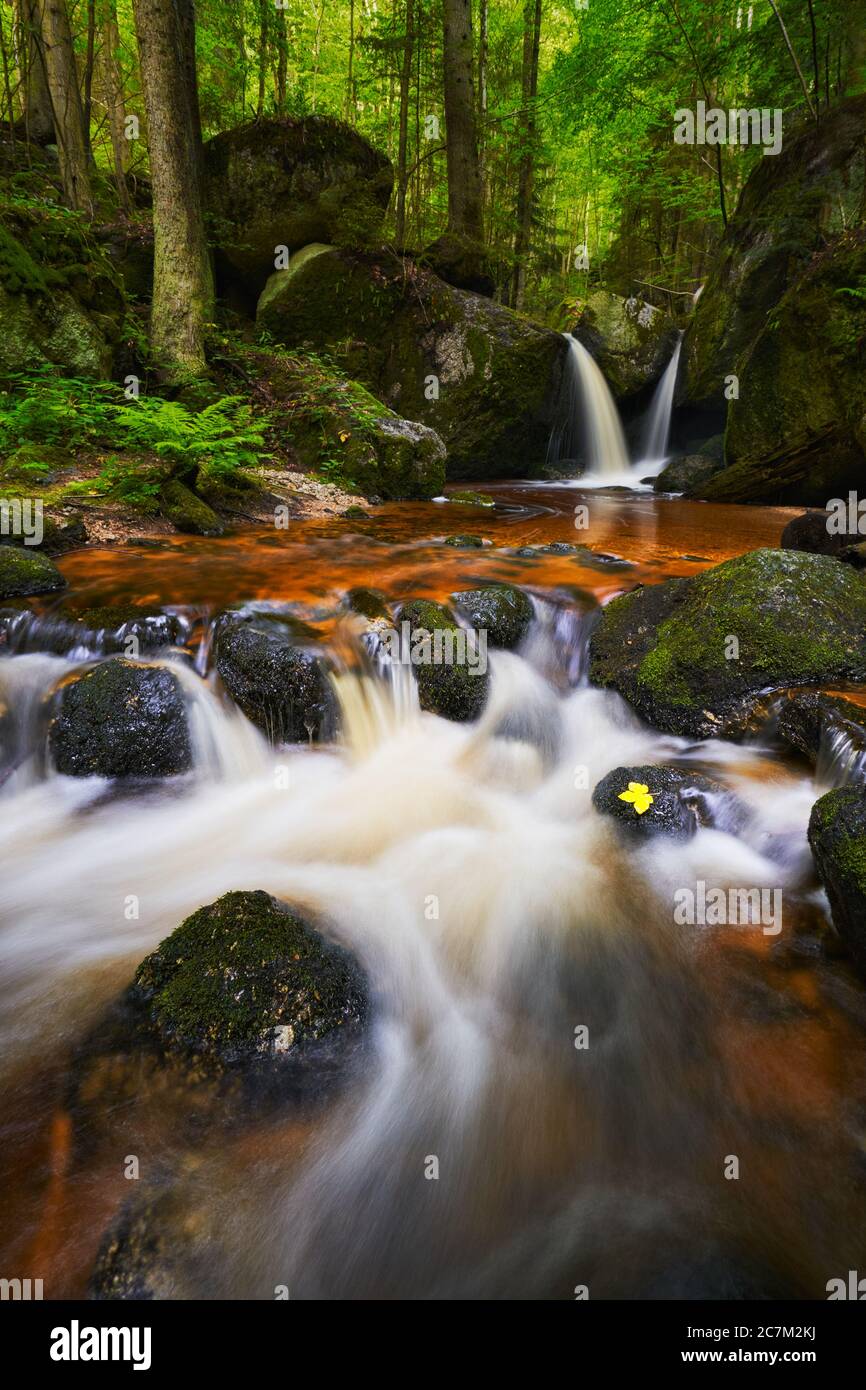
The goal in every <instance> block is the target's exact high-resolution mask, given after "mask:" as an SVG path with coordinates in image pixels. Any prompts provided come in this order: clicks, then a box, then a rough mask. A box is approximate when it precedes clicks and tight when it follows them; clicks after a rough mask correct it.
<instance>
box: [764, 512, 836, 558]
mask: <svg viewBox="0 0 866 1390" xmlns="http://www.w3.org/2000/svg"><path fill="white" fill-rule="evenodd" d="M829 520H830V517H829V513H828V512H803V513H802V515H801V516H795V517H794V518H793V519H792V520H791V521H789V522H788V524H787V526H786V527H785V529H784V531H783V532H782V538H781V540H780V541H779V545H780V546H781V547H782V549H783V550H805V551H807V552H809V553H811V554H813V555H833V556H835V557H836V559H840V558H841V554H842V551H843V550H845V549H847V547H848V546H849V545H850V543H851V540H850V537H849V536H836V535H832V534H831V532H830V530H829V528H828V526H827V522H828V521H829Z"/></svg>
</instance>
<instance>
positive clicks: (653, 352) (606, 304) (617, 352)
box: [572, 290, 677, 401]
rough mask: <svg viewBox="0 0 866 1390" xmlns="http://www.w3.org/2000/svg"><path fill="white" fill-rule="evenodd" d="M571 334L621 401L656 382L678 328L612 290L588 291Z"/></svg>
mask: <svg viewBox="0 0 866 1390" xmlns="http://www.w3.org/2000/svg"><path fill="white" fill-rule="evenodd" d="M572 332H573V334H574V337H575V338H577V339H579V341H580V342H581V343H583V345H584V347H585V348H586V349H587V350H588V351H589V352H591V353H592V355H593V357H594V358H595V360H596V362H597V363H598V365H599V367H600V368H601V370H602V372H603V373H604V376H605V379H606V381H607V383H608V385H609V386H610V389H611V391H612V392H613V395H614V396H615V397H616V399H617V400H621V401H622V400H627V399H628V398H629V397H631V396H636V395H637V394H638V393H639V392H640V391H643V390H644V388H645V387H647V386H652V385H653V383H654V382H656V381H658V380H659V378H660V377H661V375H662V373H663V372H664V369H665V367H666V366H667V365H668V362H669V361H670V359H671V354H672V353H673V351H674V348H675V347H676V343H677V326H676V324H675V323H674V321H673V319H671V318H669V317H668V315H667V314H665V313H663V311H662V310H661V309H657V308H656V307H655V305H653V304H648V303H647V301H646V300H644V299H637V298H634V297H632V298H630V299H624V298H623V297H622V295H619V294H613V293H612V292H611V291H610V290H594V291H593V293H592V294H591V295H589V297H588V299H587V300H586V302H585V303H584V304H583V305H582V307H581V310H580V315H579V317H578V319H577V322H576V324H575V325H574V327H573V329H572Z"/></svg>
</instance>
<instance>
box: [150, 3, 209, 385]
mask: <svg viewBox="0 0 866 1390" xmlns="http://www.w3.org/2000/svg"><path fill="white" fill-rule="evenodd" d="M133 12H134V14H135V27H136V32H137V35H138V49H139V55H140V61H141V82H142V89H143V92H144V105H145V111H146V113H147V144H148V151H149V154H150V174H151V181H152V184H153V227H154V271H153V305H152V312H151V330H150V331H151V342H152V345H153V348H154V351H155V352H156V353H157V355H158V356H159V357H160V358H161V359H162V363H163V366H164V368H165V370H166V371H167V373H168V375H169V377H170V378H173V379H181V380H182V379H183V378H185V377H189V376H201V375H202V374H204V372H205V371H206V366H205V355H204V338H205V327H206V324H207V323H208V321H209V320H210V318H211V317H212V314H213V274H212V271H211V265H210V256H209V254H208V248H207V239H206V237H205V226H204V213H203V209H202V194H201V178H200V151H199V147H200V128H201V127H200V117H199V114H198V92H197V87H196V84H195V82H194V80H193V75H192V73H191V71H190V51H191V47H192V52H193V53H194V46H193V45H194V36H195V19H194V13H193V7H192V4H191V3H190V0H133Z"/></svg>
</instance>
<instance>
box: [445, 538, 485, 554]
mask: <svg viewBox="0 0 866 1390" xmlns="http://www.w3.org/2000/svg"><path fill="white" fill-rule="evenodd" d="M442 544H443V545H450V546H453V548H454V549H455V550H483V549H484V541H483V539H482V537H481V536H466V535H457V536H446V537H445V539H444V541H443V542H442Z"/></svg>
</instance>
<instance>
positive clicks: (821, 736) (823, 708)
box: [778, 690, 866, 780]
mask: <svg viewBox="0 0 866 1390" xmlns="http://www.w3.org/2000/svg"><path fill="white" fill-rule="evenodd" d="M778 731H779V737H780V738H782V739H783V740H784V741H785V743H787V744H788V745H789V746H790V747H791V748H794V749H796V750H797V752H798V753H802V755H803V757H804V758H808V759H809V761H810V762H811V763H813V764H814V765H815V766H817V767H818V769H819V772H823V771H824V769H825V768H826V769H827V770H829V769H830V765H831V763H832V761H833V757H834V752H838V753H839V754H841V755H842V756H841V757H840V758H839V760H838V763H837V766H836V768H835V769H834V771H835V772H836V774H837V775H838V776H839V778H840V780H841V778H843V777H845V779H846V780H847V779H848V777H852V778H854V777H856V775H857V770H858V768H859V769H860V775H861V777H862V766H863V762H864V754H866V709H863V708H862V707H861V706H860V705H855V704H854V703H853V701H851V700H845V699H843V698H841V697H839V696H836V695H824V694H821V693H818V692H816V691H811V690H807V691H798V692H797V694H795V695H792V696H791V697H790V698H789V699H787V700H786V701H785V703H784V704H783V706H782V708H781V709H780V711H779V723H778Z"/></svg>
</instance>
